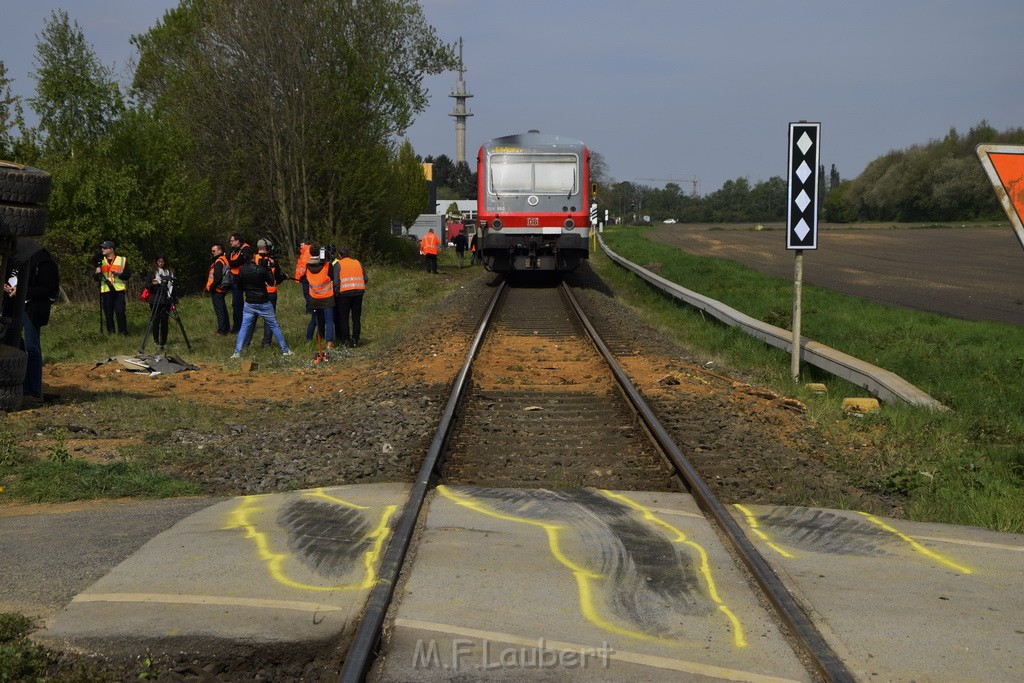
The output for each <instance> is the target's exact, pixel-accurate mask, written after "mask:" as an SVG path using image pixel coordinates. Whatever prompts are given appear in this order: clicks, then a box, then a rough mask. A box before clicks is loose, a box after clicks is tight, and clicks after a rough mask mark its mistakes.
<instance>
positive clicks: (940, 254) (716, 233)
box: [650, 224, 1024, 325]
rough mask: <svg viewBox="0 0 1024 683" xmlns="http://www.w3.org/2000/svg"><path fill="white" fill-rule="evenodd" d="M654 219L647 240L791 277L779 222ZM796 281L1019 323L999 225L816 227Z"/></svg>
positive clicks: (1020, 259)
mask: <svg viewBox="0 0 1024 683" xmlns="http://www.w3.org/2000/svg"><path fill="white" fill-rule="evenodd" d="M764 227H765V229H764V230H761V231H757V230H754V229H753V226H742V227H733V226H728V227H725V228H723V227H722V226H709V225H679V224H677V225H661V226H658V227H657V228H656V229H655V230H654V231H652V232H651V233H650V237H651V239H654V240H657V241H660V242H663V243H665V244H670V245H672V246H675V247H679V248H681V249H684V250H685V251H687V252H689V253H691V254H695V255H698V256H717V257H721V258H726V259H730V260H733V261H737V262H739V263H742V264H744V265H747V266H750V267H752V268H756V269H757V270H760V271H762V272H765V273H768V274H770V275H775V276H777V277H781V278H787V279H790V280H791V279H792V278H793V252H791V251H787V250H786V237H785V232H784V230H783V226H782V225H777V224H768V225H765V226H764ZM804 282H807V283H811V284H814V285H817V286H819V287H824V288H826V289H831V290H834V291H837V292H842V293H844V294H850V295H853V296H858V297H862V298H864V299H869V300H871V301H875V302H878V303H883V304H887V305H890V306H897V307H903V308H911V309H915V310H920V311H931V312H934V313H942V314H944V315H949V316H952V317H955V318H962V319H965V320H990V321H997V322H1003V323H1009V324H1012V325H1022V324H1024V250H1022V249H1021V245H1020V243H1019V242H1018V241H1017V239H1016V237H1015V236H1014V234H1013V231H1012V230H1011V229H1010V228H1009V227H1005V228H963V229H960V228H913V229H911V228H896V229H893V228H892V226H891V224H878V225H872V226H863V225H858V228H857V229H849V228H836V227H832V226H819V232H818V249H817V250H814V251H805V252H804Z"/></svg>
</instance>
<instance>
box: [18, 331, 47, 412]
mask: <svg viewBox="0 0 1024 683" xmlns="http://www.w3.org/2000/svg"><path fill="white" fill-rule="evenodd" d="M21 322H22V328H23V329H24V331H25V338H24V340H23V344H24V346H25V351H26V352H28V369H27V370H26V371H25V383H24V385H23V388H24V392H25V393H26V394H28V395H30V396H39V397H42V395H43V348H42V346H40V343H39V328H38V327H36V326H35V325H33V324H32V321H31V320H29V317H28V315H25V316H23V317H22V319H21Z"/></svg>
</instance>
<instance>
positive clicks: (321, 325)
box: [306, 247, 335, 348]
mask: <svg viewBox="0 0 1024 683" xmlns="http://www.w3.org/2000/svg"><path fill="white" fill-rule="evenodd" d="M310 251H311V252H312V254H313V256H312V257H311V258H310V259H309V260H308V261H307V262H306V281H307V282H309V306H310V309H311V310H312V311H313V315H314V317H315V318H316V327H317V330H318V334H319V336H320V338H321V339H324V340H326V341H327V348H331V347H333V346H334V289H335V283H334V271H335V268H334V265H333V264H331V263H325V262H324V261H323V260H322V259H321V258H320V250H319V249H316V248H315V247H314V248H312V249H311V250H310Z"/></svg>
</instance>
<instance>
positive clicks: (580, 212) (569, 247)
mask: <svg viewBox="0 0 1024 683" xmlns="http://www.w3.org/2000/svg"><path fill="white" fill-rule="evenodd" d="M593 195H594V188H593V187H592V186H591V183H590V153H589V152H588V151H587V147H586V145H584V144H583V142H582V141H580V140H576V139H573V138H567V137H563V136H560V135H550V134H542V133H540V132H539V131H536V130H531V131H529V132H527V133H520V134H516V135H506V136H504V137H500V138H494V139H492V140H489V141H488V142H486V143H484V144H483V145H481V146H480V152H479V154H478V156H477V219H478V221H479V223H478V225H479V235H480V237H479V238H478V242H479V246H478V249H480V251H481V258H482V259H483V263H484V266H485V267H486V268H488V269H489V270H492V271H495V272H498V273H513V272H531V271H533V272H556V273H557V272H568V271H571V270H574V269H575V268H577V267H578V266H579V265H580V262H581V261H583V260H585V259H587V258H588V256H589V242H590V199H591V197H592V196H593Z"/></svg>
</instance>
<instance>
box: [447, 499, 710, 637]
mask: <svg viewBox="0 0 1024 683" xmlns="http://www.w3.org/2000/svg"><path fill="white" fill-rule="evenodd" d="M457 494H464V495H469V496H472V497H473V498H475V499H477V500H482V501H485V502H486V503H487V504H488V505H489V506H490V507H492V509H494V510H495V511H498V512H502V513H504V514H508V515H511V516H519V517H524V518H529V519H533V520H537V521H543V522H547V523H552V524H559V525H562V526H565V527H566V528H568V529H571V530H572V533H574V534H575V535H576V536H577V538H578V539H579V542H578V546H579V547H580V548H582V549H583V553H584V554H585V557H584V558H575V557H574V558H573V560H574V561H577V563H578V564H579V565H581V566H583V567H585V568H587V569H589V570H591V571H594V572H595V573H598V574H601V575H602V576H603V577H605V578H603V579H602V580H600V581H596V582H595V584H594V585H595V587H597V588H598V590H599V591H600V593H601V595H602V596H603V600H604V602H605V604H606V605H607V606H608V608H609V609H610V610H611V612H612V613H614V614H615V615H616V616H617V617H619V618H620V619H623V620H625V621H628V622H629V623H630V624H631V625H632V629H633V630H636V631H639V632H641V633H645V634H648V635H652V636H658V637H667V638H670V637H673V636H675V635H677V634H678V633H680V623H681V622H682V621H683V619H682V617H686V616H699V615H706V614H708V613H710V612H712V611H713V610H714V605H713V604H712V601H711V598H710V595H709V594H708V591H707V587H706V586H705V584H704V581H703V580H702V579H701V578H700V577H699V575H698V572H697V569H696V561H695V558H694V557H693V556H692V555H691V554H690V552H688V549H687V548H685V547H679V546H677V545H675V544H673V543H672V542H670V541H669V540H668V539H667V538H666V537H665V536H664V535H663V534H662V533H660V532H659V531H657V530H656V529H654V528H653V527H652V526H651V525H650V524H648V523H646V522H645V521H643V520H642V519H641V518H639V516H638V514H637V512H636V511H635V510H634V509H633V508H631V507H629V506H628V505H624V504H623V503H620V502H618V501H615V500H613V499H611V498H609V497H607V496H605V495H602V494H601V493H599V492H597V491H594V490H591V489H574V490H564V491H545V490H539V491H526V490H518V489H485V488H477V487H459V489H458V490H457ZM574 547H575V546H574Z"/></svg>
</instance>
